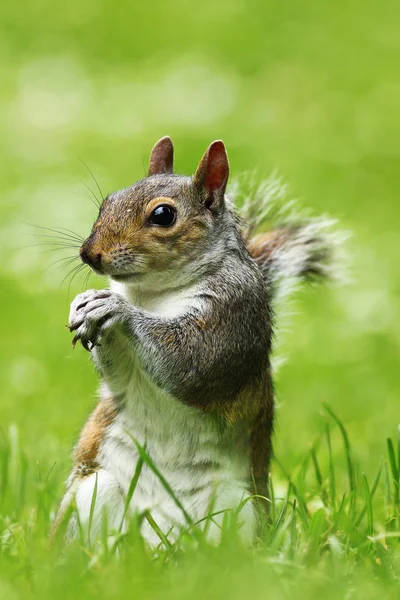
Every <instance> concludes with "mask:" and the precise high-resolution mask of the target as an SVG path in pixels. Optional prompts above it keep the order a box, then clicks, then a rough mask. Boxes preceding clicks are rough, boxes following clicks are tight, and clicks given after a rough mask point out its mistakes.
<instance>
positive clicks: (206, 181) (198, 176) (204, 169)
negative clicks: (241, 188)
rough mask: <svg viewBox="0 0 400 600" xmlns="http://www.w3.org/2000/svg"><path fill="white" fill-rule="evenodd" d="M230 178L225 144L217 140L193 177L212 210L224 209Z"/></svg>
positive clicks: (208, 149) (208, 150)
mask: <svg viewBox="0 0 400 600" xmlns="http://www.w3.org/2000/svg"><path fill="white" fill-rule="evenodd" d="M228 177H229V162H228V155H227V154H226V150H225V146H224V143H223V142H222V141H221V140H217V141H215V142H213V143H212V144H210V146H209V147H208V148H207V150H206V152H205V154H204V156H203V158H202V159H201V161H200V163H199V166H198V167H197V170H196V173H195V174H194V177H193V183H194V185H195V186H196V187H197V188H199V189H200V190H201V192H202V193H203V195H204V197H205V202H206V207H207V208H209V209H210V210H214V209H216V210H218V209H219V208H221V207H222V205H223V203H224V194H225V189H226V184H227V183H228Z"/></svg>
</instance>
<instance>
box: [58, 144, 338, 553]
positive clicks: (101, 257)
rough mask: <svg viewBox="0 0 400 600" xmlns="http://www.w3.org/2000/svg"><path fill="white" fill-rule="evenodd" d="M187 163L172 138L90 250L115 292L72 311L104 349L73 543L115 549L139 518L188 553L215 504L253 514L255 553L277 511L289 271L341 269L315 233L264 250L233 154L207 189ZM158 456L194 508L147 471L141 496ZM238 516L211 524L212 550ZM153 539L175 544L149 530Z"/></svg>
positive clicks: (78, 486) (296, 232) (296, 229)
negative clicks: (278, 385) (248, 218)
mask: <svg viewBox="0 0 400 600" xmlns="http://www.w3.org/2000/svg"><path fill="white" fill-rule="evenodd" d="M173 152H174V150H173V144H172V141H171V139H170V138H169V137H164V138H162V139H160V140H159V141H158V142H157V143H156V144H155V146H154V147H153V149H152V151H151V155H150V161H149V169H148V176H147V177H145V178H144V179H142V180H140V181H138V182H137V183H135V184H134V185H132V186H131V187H128V188H126V189H123V190H121V191H117V192H115V193H111V194H109V195H108V196H107V197H106V198H105V199H104V201H103V202H102V205H101V207H100V211H99V215H98V218H97V220H96V222H95V224H94V226H93V229H92V231H91V233H90V236H89V237H88V238H87V239H86V241H85V242H84V243H83V244H82V246H81V248H80V258H81V260H82V261H83V262H84V263H86V264H87V265H88V266H89V267H90V268H91V269H92V270H93V271H94V272H95V273H97V274H100V275H103V276H105V277H108V278H109V280H110V289H104V290H100V291H99V290H94V289H91V290H88V291H86V292H84V293H81V294H79V295H78V296H76V298H75V299H74V301H73V302H72V304H71V309H70V315H69V328H70V330H71V332H73V333H74V338H73V345H74V346H75V344H76V343H77V342H78V341H79V342H81V344H82V346H83V347H84V348H85V349H86V350H89V351H90V353H91V356H92V359H93V361H94V364H95V366H96V368H97V370H98V372H99V375H100V379H101V385H100V401H99V403H98V404H97V406H96V408H95V409H94V411H93V412H92V414H91V415H90V417H89V420H88V421H87V423H86V425H85V426H84V428H83V430H82V433H81V435H80V438H79V441H78V443H77V445H76V447H75V451H74V467H73V470H72V473H71V475H70V478H69V480H68V484H67V491H66V494H65V496H64V498H63V500H62V502H61V505H60V508H59V511H58V515H57V517H56V519H55V523H54V528H53V529H54V531H56V530H57V528H58V527H59V526H60V524H61V523H62V522H63V520H65V519H66V518H67V517H68V518H67V521H68V523H67V525H66V527H67V534H66V535H67V538H68V539H72V538H74V537H77V535H78V528H82V529H83V531H84V533H85V535H86V536H90V535H91V537H92V539H93V538H94V537H96V536H97V537H99V536H100V534H101V531H102V521H103V519H104V517H106V523H107V528H108V530H109V531H110V532H111V531H113V530H114V531H115V530H118V529H119V530H120V531H121V530H123V531H126V530H127V528H128V525H129V524H128V520H129V517H130V516H132V515H134V514H148V513H149V512H150V513H151V516H152V519H153V521H155V523H156V524H157V526H158V529H159V530H161V531H162V532H164V534H165V535H167V536H168V539H170V540H173V539H176V538H177V536H178V535H179V533H180V531H181V530H182V528H184V527H185V526H186V525H187V522H186V518H185V515H190V517H191V519H192V520H193V522H199V523H203V526H204V527H206V525H205V523H206V522H207V515H208V514H209V512H210V507H212V512H213V513H221V512H223V511H226V510H229V509H232V510H234V509H237V507H238V506H239V505H240V507H241V510H240V514H239V520H240V529H239V532H240V537H241V538H242V539H243V541H244V542H245V543H246V544H251V543H252V541H253V540H254V538H255V536H256V534H257V523H258V517H257V511H256V506H255V501H254V497H255V495H258V496H264V497H265V498H266V499H267V498H268V478H269V467H270V461H271V455H272V434H273V426H274V388H273V380H272V369H271V360H270V357H271V349H272V336H273V311H272V304H273V300H274V296H275V295H276V289H277V287H278V285H279V280H280V279H284V278H285V276H286V272H285V270H286V271H288V272H290V273H291V275H293V276H294V277H297V278H298V279H301V278H307V277H308V276H313V275H326V273H325V272H324V269H325V265H326V264H328V263H329V256H328V253H327V252H325V251H324V252H322V251H321V248H322V247H323V244H321V243H318V240H319V238H318V231H317V232H315V230H314V229H313V228H312V227H311V237H310V236H307V235H305V233H304V232H307V227H308V226H309V225H308V224H307V223H306V224H300V225H289V226H282V227H278V228H276V229H273V230H271V231H269V232H267V233H264V234H260V235H256V236H253V237H250V238H249V236H248V235H247V234H246V231H245V226H244V224H243V222H242V220H241V219H240V217H239V216H238V215H237V214H236V212H235V210H234V208H233V205H232V203H231V201H230V200H229V199H228V198H227V196H226V193H225V192H226V186H227V182H228V176H229V163H228V157H227V153H226V149H225V146H224V144H223V142H222V141H215V142H213V143H212V144H211V145H210V146H209V147H208V148H207V150H206V152H205V154H204V155H203V157H202V159H201V160H200V163H199V165H198V167H197V169H196V172H195V174H194V175H193V177H187V176H182V175H176V174H174V173H173ZM328 246H329V244H328ZM328 250H329V248H328ZM143 448H145V452H146V453H147V455H148V456H149V457H150V459H151V461H152V463H154V464H155V465H156V466H157V469H158V470H159V472H160V473H161V474H162V476H163V478H164V479H165V481H167V482H168V484H169V486H170V488H171V489H172V490H173V493H174V495H175V497H176V498H178V499H179V505H178V504H177V503H176V502H175V500H174V498H173V497H172V496H171V494H170V493H169V491H168V490H167V489H166V487H165V485H164V484H163V482H162V481H161V480H160V478H159V477H157V475H156V474H155V472H154V470H152V469H151V468H150V466H149V465H148V464H147V462H144V464H142V465H141V472H140V476H139V478H138V479H137V481H136V487H135V490H134V493H133V496H132V497H131V498H130V497H129V488H130V484H131V481H132V478H133V476H134V474H135V470H136V469H137V465H138V461H139V459H140V456H141V453H140V451H141V450H142V451H143ZM252 496H254V497H252ZM94 497H95V504H94V506H93V498H94ZM246 499H249V500H250V501H246ZM71 504H73V505H74V507H75V509H76V510H75V514H68V515H67V517H66V514H67V511H68V507H70V506H71ZM222 518H223V516H222V515H221V514H219V515H218V516H215V517H213V519H212V520H211V522H210V523H208V524H207V536H208V538H209V539H210V540H215V541H218V539H219V536H220V525H221V522H222ZM199 526H201V525H199ZM89 528H90V531H89ZM141 534H142V536H143V537H144V539H145V540H146V542H147V543H148V544H149V545H150V546H157V545H158V544H160V538H159V536H158V534H157V532H156V531H155V529H154V528H153V527H152V526H151V524H150V523H149V521H148V520H146V519H143V521H142V524H141Z"/></svg>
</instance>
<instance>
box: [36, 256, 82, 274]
mask: <svg viewBox="0 0 400 600" xmlns="http://www.w3.org/2000/svg"><path fill="white" fill-rule="evenodd" d="M76 260H79V256H65V257H63V258H59V259H58V260H55V261H54V262H52V263H51V264H50V265H47V267H46V268H45V269H44V270H45V271H47V270H48V269H51V268H52V267H54V266H55V265H59V264H60V263H63V264H62V265H61V266H62V267H67V266H68V265H70V264H71V263H73V262H74V261H76Z"/></svg>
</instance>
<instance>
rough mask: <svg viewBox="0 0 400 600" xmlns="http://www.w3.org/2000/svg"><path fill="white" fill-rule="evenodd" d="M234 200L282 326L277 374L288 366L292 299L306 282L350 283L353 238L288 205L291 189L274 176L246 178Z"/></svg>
mask: <svg viewBox="0 0 400 600" xmlns="http://www.w3.org/2000/svg"><path fill="white" fill-rule="evenodd" d="M230 197H231V198H233V201H234V204H235V207H236V210H237V212H238V214H239V220H240V221H241V220H243V225H242V233H243V235H244V237H245V239H246V240H247V248H248V250H249V252H250V254H251V256H252V257H253V258H254V260H255V261H256V262H257V264H258V265H259V266H260V268H261V271H262V273H263V276H264V279H265V281H266V283H267V285H268V287H269V289H270V293H271V299H272V305H273V309H274V313H275V315H276V319H275V322H276V325H277V327H275V343H274V350H275V353H274V357H273V361H272V362H273V368H274V370H275V371H276V370H277V369H278V368H279V366H280V365H281V364H282V363H283V362H284V358H283V357H282V355H281V354H280V353H279V346H280V342H281V338H282V333H283V332H284V331H285V330H286V329H287V328H288V319H289V318H290V316H291V310H290V307H291V303H290V299H291V297H292V296H293V294H294V292H295V291H296V289H297V288H298V287H299V284H300V283H302V282H303V281H333V282H342V281H345V280H346V279H347V277H345V272H346V269H345V266H346V260H345V256H344V252H343V248H344V244H343V242H344V241H345V240H346V239H347V238H348V237H349V234H348V233H347V232H343V231H340V230H338V228H337V223H336V221H335V220H334V219H330V218H328V217H324V216H323V217H312V216H310V215H308V214H307V213H306V212H305V211H302V210H300V209H299V207H298V204H297V203H296V202H294V201H288V200H287V189H286V186H285V185H284V184H282V181H281V180H280V179H279V178H278V177H276V176H275V175H272V176H271V177H270V178H269V179H267V180H264V181H261V183H260V182H259V180H257V178H256V176H255V175H254V174H250V175H249V174H244V175H242V176H241V177H240V179H237V180H236V181H235V182H234V184H233V189H231V190H230ZM259 231H264V232H265V233H258V232H259ZM277 349H278V354H277Z"/></svg>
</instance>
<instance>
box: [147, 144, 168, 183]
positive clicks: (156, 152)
mask: <svg viewBox="0 0 400 600" xmlns="http://www.w3.org/2000/svg"><path fill="white" fill-rule="evenodd" d="M173 168H174V146H173V144H172V140H171V138H170V137H169V136H168V135H166V136H165V137H163V138H161V140H158V142H157V143H156V144H155V146H154V147H153V150H152V151H151V154H150V161H149V172H148V176H149V177H150V175H162V174H169V173H172V172H173Z"/></svg>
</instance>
